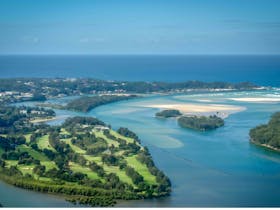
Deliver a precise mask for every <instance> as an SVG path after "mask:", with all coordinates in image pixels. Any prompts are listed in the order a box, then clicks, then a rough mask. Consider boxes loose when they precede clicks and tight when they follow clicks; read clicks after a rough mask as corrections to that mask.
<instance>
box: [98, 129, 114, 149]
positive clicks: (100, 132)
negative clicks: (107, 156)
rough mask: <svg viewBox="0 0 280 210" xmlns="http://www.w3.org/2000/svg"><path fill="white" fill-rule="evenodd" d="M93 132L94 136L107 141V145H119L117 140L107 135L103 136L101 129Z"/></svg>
mask: <svg viewBox="0 0 280 210" xmlns="http://www.w3.org/2000/svg"><path fill="white" fill-rule="evenodd" d="M94 134H95V136H96V137H100V138H102V139H104V140H105V141H106V142H107V143H108V146H111V145H114V146H115V147H118V146H119V142H117V141H114V140H112V139H109V138H107V136H105V135H104V134H103V132H102V131H94Z"/></svg>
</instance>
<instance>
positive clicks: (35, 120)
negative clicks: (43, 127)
mask: <svg viewBox="0 0 280 210" xmlns="http://www.w3.org/2000/svg"><path fill="white" fill-rule="evenodd" d="M53 120H57V117H51V118H37V119H34V120H31V121H30V122H31V123H43V122H48V121H53Z"/></svg>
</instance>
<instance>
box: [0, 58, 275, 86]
mask: <svg viewBox="0 0 280 210" xmlns="http://www.w3.org/2000/svg"><path fill="white" fill-rule="evenodd" d="M279 76H280V56H276V55H275V56H268V55H266V56H249V55H246V56H225V55H224V56H218V55H215V56H214V55H212V56H203V55H197V56H187V55H185V56H184V55H170V56H168V55H99V56H94V55H92V56H90V55H87V56H85V55H77V56H76V55H71V56H70V55H69V56H64V55H57V56H55V55H45V56H37V55H36V56H35V55H34V56H33V55H25V56H23V55H16V56H15V55H14V56H10V55H5V56H0V77H1V78H9V77H91V78H96V79H105V80H126V81H167V82H181V81H187V80H201V81H226V82H242V81H250V82H253V83H256V84H258V85H263V86H274V87H279V86H280V80H279Z"/></svg>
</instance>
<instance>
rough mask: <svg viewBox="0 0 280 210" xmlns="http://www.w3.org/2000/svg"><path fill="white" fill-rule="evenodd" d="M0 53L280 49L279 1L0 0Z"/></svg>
mask: <svg viewBox="0 0 280 210" xmlns="http://www.w3.org/2000/svg"><path fill="white" fill-rule="evenodd" d="M0 54H280V1H279V0H138V1H137V0H0Z"/></svg>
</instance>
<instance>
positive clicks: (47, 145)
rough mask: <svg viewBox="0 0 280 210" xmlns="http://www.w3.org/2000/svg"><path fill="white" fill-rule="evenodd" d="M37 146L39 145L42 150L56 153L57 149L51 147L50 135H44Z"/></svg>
mask: <svg viewBox="0 0 280 210" xmlns="http://www.w3.org/2000/svg"><path fill="white" fill-rule="evenodd" d="M37 144H38V147H39V149H41V150H44V149H49V150H52V151H55V149H54V148H53V147H52V146H51V145H50V142H49V135H44V136H42V137H40V138H38V140H37Z"/></svg>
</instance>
